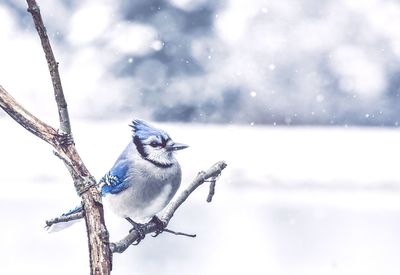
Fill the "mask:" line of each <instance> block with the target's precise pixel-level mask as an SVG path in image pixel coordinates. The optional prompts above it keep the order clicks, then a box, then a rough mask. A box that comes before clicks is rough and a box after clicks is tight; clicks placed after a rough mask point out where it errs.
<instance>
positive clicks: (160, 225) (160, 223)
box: [150, 216, 167, 238]
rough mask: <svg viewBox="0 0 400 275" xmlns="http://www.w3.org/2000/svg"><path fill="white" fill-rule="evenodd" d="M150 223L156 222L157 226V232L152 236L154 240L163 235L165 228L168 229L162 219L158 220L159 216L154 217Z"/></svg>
mask: <svg viewBox="0 0 400 275" xmlns="http://www.w3.org/2000/svg"><path fill="white" fill-rule="evenodd" d="M150 222H154V223H155V224H156V226H157V229H156V231H154V234H153V235H151V236H152V237H153V238H155V237H157V236H158V235H160V234H161V233H163V232H164V230H165V228H166V227H167V225H166V223H165V222H163V221H162V220H160V218H158V217H157V216H153V218H152V219H151V221H150Z"/></svg>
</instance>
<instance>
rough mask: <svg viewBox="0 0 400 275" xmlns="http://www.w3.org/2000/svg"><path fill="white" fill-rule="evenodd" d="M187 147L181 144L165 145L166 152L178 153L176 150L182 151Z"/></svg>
mask: <svg viewBox="0 0 400 275" xmlns="http://www.w3.org/2000/svg"><path fill="white" fill-rule="evenodd" d="M188 147H189V145H186V144H183V143H172V144H169V145H167V150H168V151H178V150H182V149H185V148H188Z"/></svg>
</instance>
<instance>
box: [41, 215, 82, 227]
mask: <svg viewBox="0 0 400 275" xmlns="http://www.w3.org/2000/svg"><path fill="white" fill-rule="evenodd" d="M84 215H85V214H84V212H83V211H79V212H77V213H74V214H70V215H65V216H60V217H57V218H54V219H51V220H48V221H46V227H50V226H52V225H53V224H56V223H60V222H69V221H74V220H79V219H82V218H83V217H84Z"/></svg>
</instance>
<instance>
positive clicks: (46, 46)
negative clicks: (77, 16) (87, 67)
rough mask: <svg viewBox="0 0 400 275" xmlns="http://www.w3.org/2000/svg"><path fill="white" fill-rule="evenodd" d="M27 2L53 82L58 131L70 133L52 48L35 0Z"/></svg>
mask: <svg viewBox="0 0 400 275" xmlns="http://www.w3.org/2000/svg"><path fill="white" fill-rule="evenodd" d="M26 2H27V3H28V12H30V13H31V14H32V17H33V22H34V23H35V27H36V31H37V33H38V34H39V37H40V41H41V42H42V48H43V51H44V53H45V55H46V60H47V65H48V67H49V72H50V76H51V82H52V83H53V89H54V96H55V98H56V102H57V106H58V116H59V119H60V131H61V133H63V134H68V135H70V134H71V124H70V120H69V115H68V108H67V102H66V100H65V97H64V92H63V89H62V85H61V78H60V74H59V72H58V62H57V61H56V59H55V57H54V54H53V50H52V48H51V45H50V41H49V37H48V36H47V31H46V28H45V26H44V23H43V20H42V16H41V15H40V9H39V6H38V5H37V4H36V1H35V0H26Z"/></svg>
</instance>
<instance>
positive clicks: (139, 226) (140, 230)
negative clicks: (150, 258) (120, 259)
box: [125, 218, 146, 245]
mask: <svg viewBox="0 0 400 275" xmlns="http://www.w3.org/2000/svg"><path fill="white" fill-rule="evenodd" d="M125 219H126V220H127V221H128V222H129V223H130V224H131V225H132V226H133V227H132V228H131V229H130V230H129V233H131V232H132V231H136V232H137V233H138V235H139V238H138V239H137V240H136V241H135V242H134V243H133V244H132V245H138V244H139V243H140V242H141V241H142V240H143V239H144V237H146V232H145V228H144V225H143V224H141V223H137V222H135V221H133V220H132V219H131V218H125Z"/></svg>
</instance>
